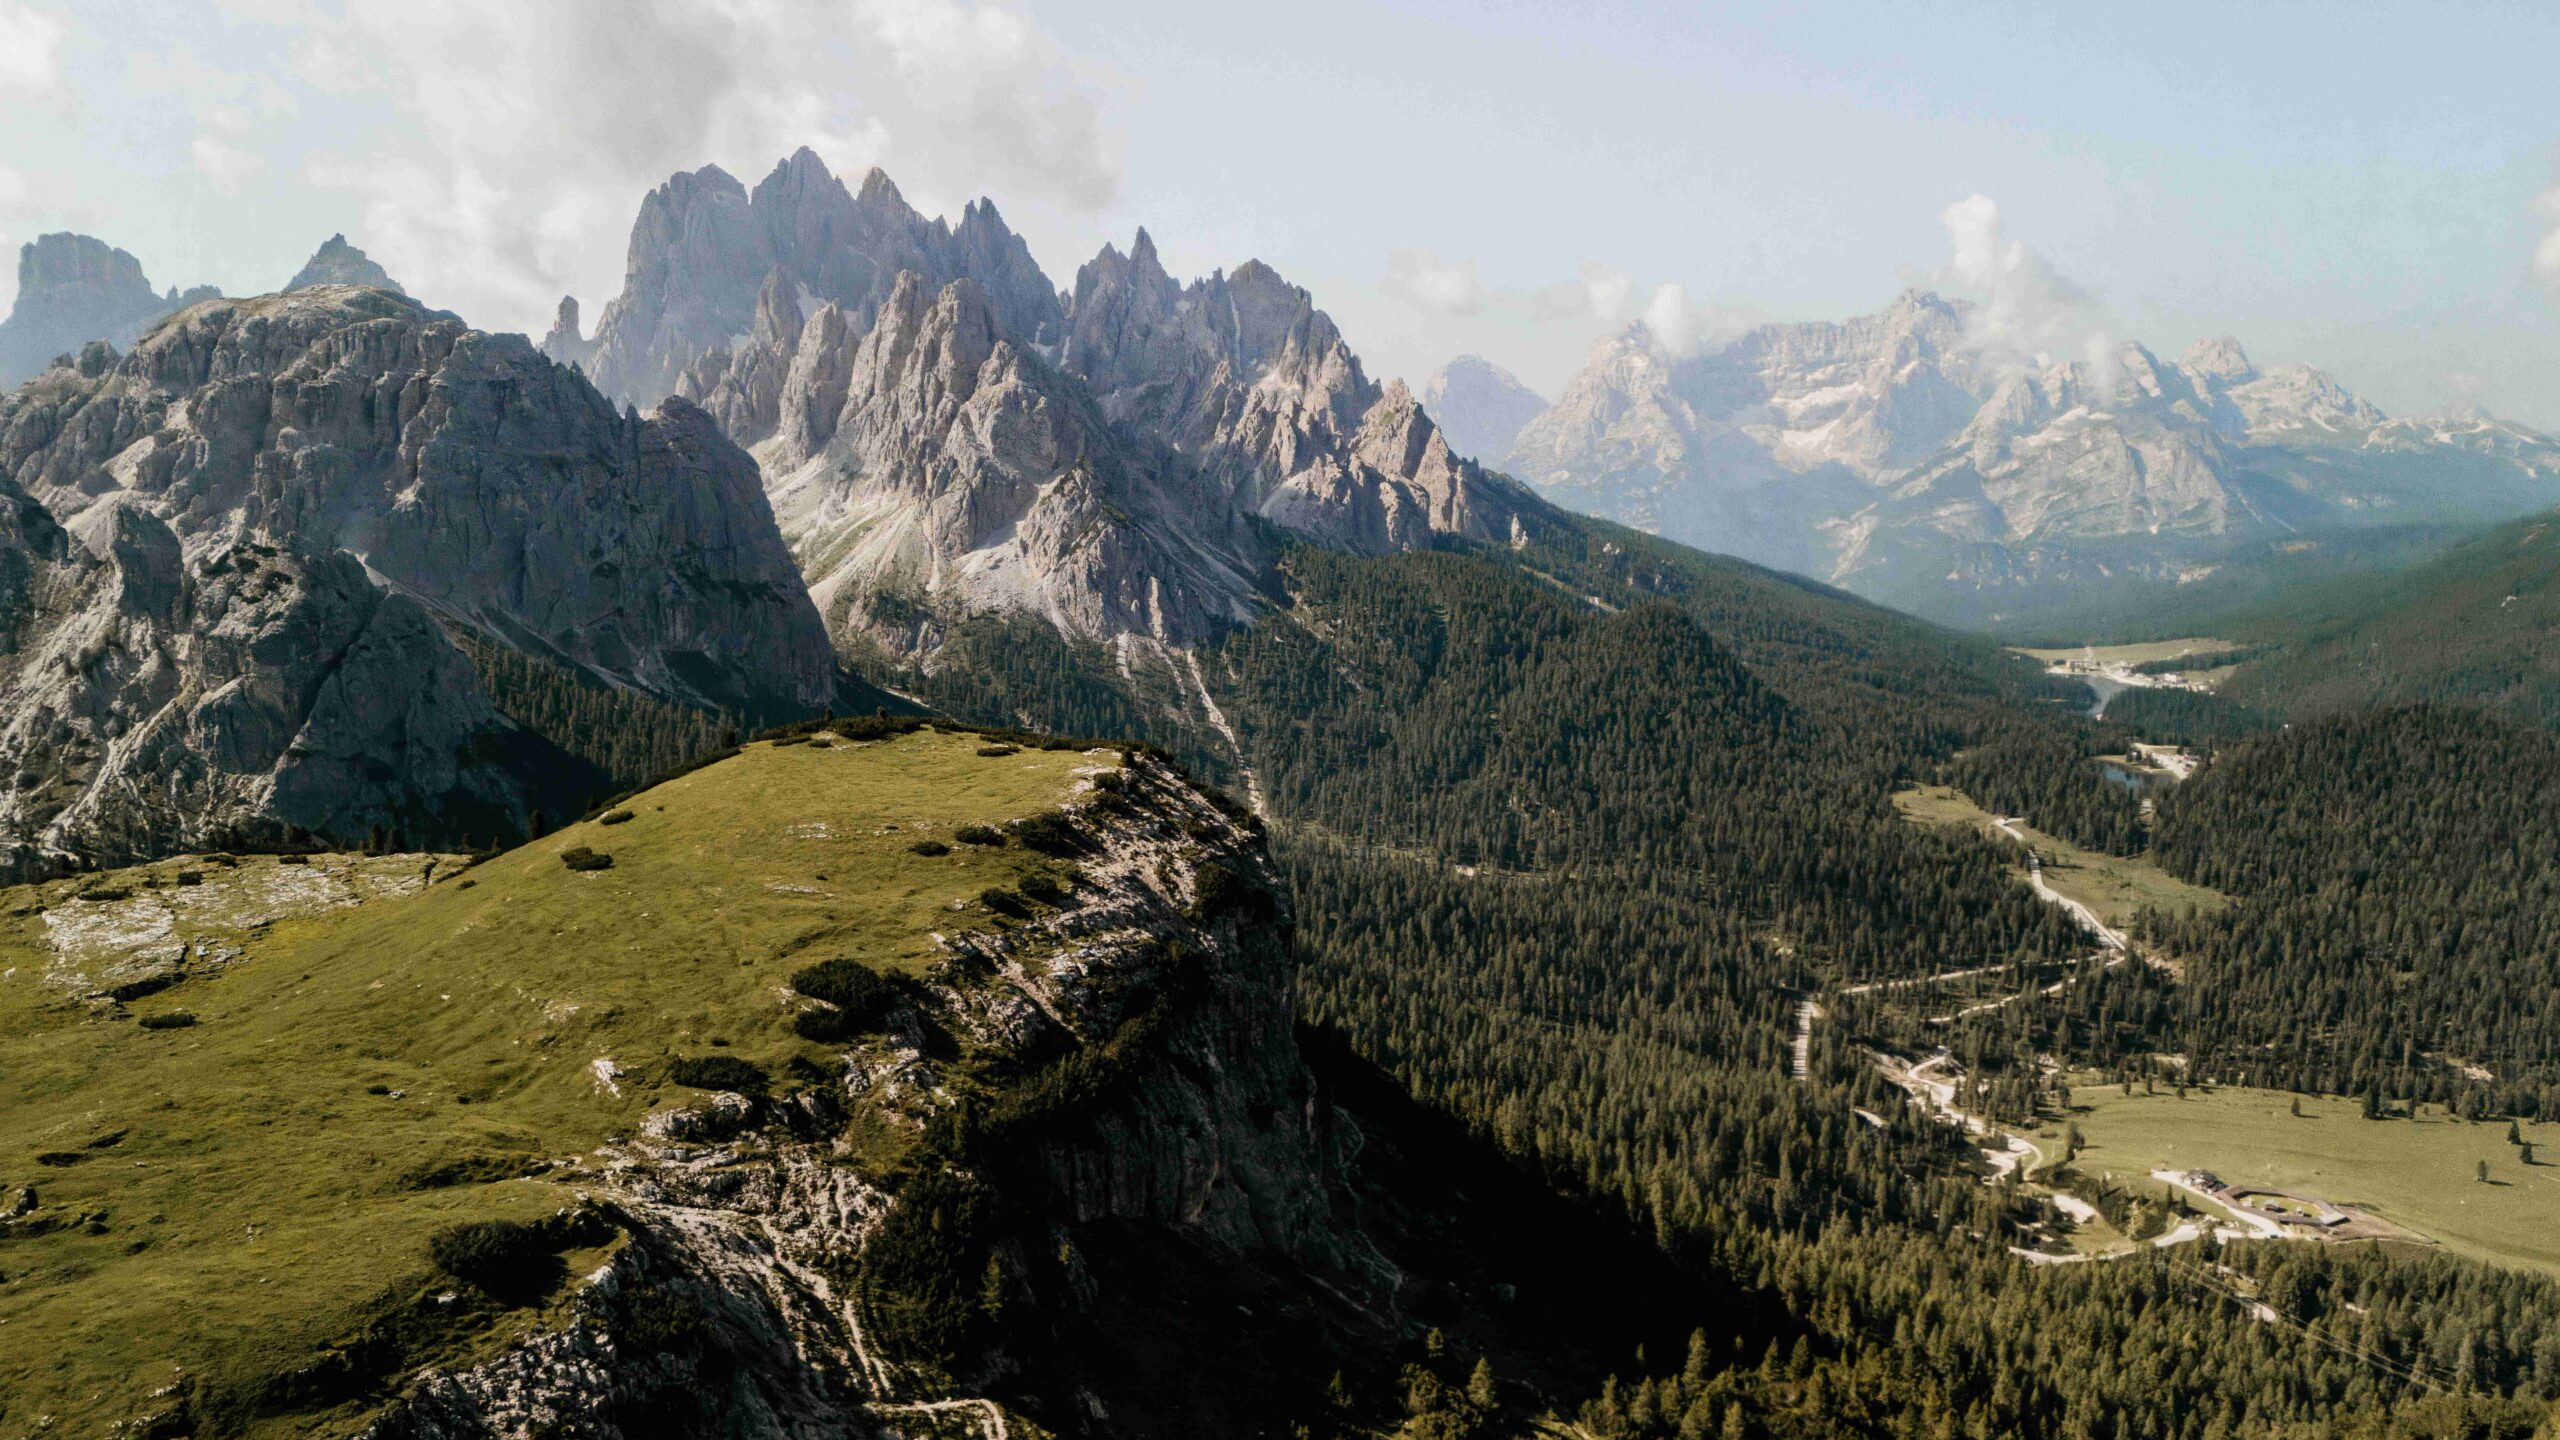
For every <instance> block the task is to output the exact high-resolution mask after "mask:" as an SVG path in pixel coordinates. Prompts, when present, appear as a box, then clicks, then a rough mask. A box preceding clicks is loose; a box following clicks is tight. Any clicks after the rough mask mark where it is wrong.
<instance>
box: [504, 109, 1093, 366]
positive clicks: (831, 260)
mask: <svg viewBox="0 0 2560 1440" xmlns="http://www.w3.org/2000/svg"><path fill="white" fill-rule="evenodd" d="M909 270H912V271H914V272H916V273H917V274H918V275H921V276H922V277H924V279H925V280H926V281H927V282H928V283H930V284H933V285H935V286H937V287H939V286H940V285H942V284H945V283H948V282H949V281H952V280H956V279H958V278H960V277H961V276H964V275H966V276H968V277H970V278H972V279H974V280H976V281H977V282H978V283H979V284H980V285H981V286H982V287H984V288H985V290H986V291H987V294H988V297H989V303H990V304H991V305H993V306H994V307H995V309H996V311H997V313H998V314H999V315H1001V316H1002V317H1003V318H1004V321H1005V324H1006V328H1007V330H1008V331H1009V332H1010V333H1014V334H1017V335H1020V336H1022V337H1023V338H1024V340H1025V341H1026V342H1029V343H1049V344H1054V343H1055V342H1056V340H1057V337H1058V330H1059V312H1058V296H1057V292H1056V291H1055V290H1054V289H1053V288H1052V287H1051V286H1050V285H1049V283H1048V281H1047V280H1046V279H1045V278H1044V277H1042V275H1041V274H1040V269H1039V266H1038V265H1036V264H1034V263H1033V262H1032V259H1031V252H1030V250H1029V248H1028V247H1026V246H1025V245H1024V244H1023V243H1022V240H1021V238H1020V237H1018V236H1016V235H1015V234H1014V233H1013V232H1012V231H1010V230H1008V229H1007V228H1005V223H1004V219H1003V217H1001V216H999V215H998V214H996V210H995V206H994V205H992V204H990V203H988V202H985V201H981V202H979V203H977V204H975V205H972V206H970V207H969V210H968V212H967V214H965V215H963V216H962V217H961V221H960V224H959V225H958V226H957V227H954V226H951V225H948V224H946V223H944V222H943V221H941V220H938V219H937V220H927V219H926V218H925V217H924V216H922V215H920V214H918V213H917V212H916V210H915V208H914V207H912V206H910V205H909V204H907V201H906V197H905V196H903V195H901V194H899V193H898V187H897V186H896V185H894V184H892V183H890V180H889V177H888V176H886V175H884V174H882V173H880V172H879V171H877V170H874V171H872V172H871V173H870V174H869V175H868V176H866V177H865V178H864V180H863V182H862V186H861V188H860V189H859V190H849V189H847V188H846V187H845V184H844V182H843V181H841V180H839V179H837V178H836V177H835V175H834V174H832V173H831V172H829V171H828V169H827V167H826V165H825V163H824V162H823V161H821V160H819V158H818V157H817V155H816V154H815V153H813V152H811V151H809V150H807V149H802V150H800V151H798V152H797V153H795V154H793V155H792V156H791V157H790V158H789V159H787V160H784V161H783V162H782V163H780V164H778V165H776V166H775V167H774V168H773V172H772V173H771V174H769V175H767V176H766V177H765V178H764V179H763V180H762V181H761V182H759V183H758V184H757V186H756V188H755V190H754V191H753V193H750V192H749V191H748V190H747V188H746V187H745V186H743V185H741V184H739V183H738V181H737V180H736V179H734V178H732V177H731V176H730V175H729V174H728V172H726V171H724V170H722V169H720V168H719V167H718V166H716V165H714V166H705V167H704V168H702V169H700V170H696V171H693V172H691V173H689V174H682V175H677V176H674V177H673V178H671V179H669V180H668V181H667V183H666V184H664V185H661V186H659V187H658V188H657V189H656V190H654V191H652V192H650V194H649V196H648V198H647V199H645V200H643V201H642V202H641V206H640V215H639V218H638V219H637V220H636V221H634V222H633V224H632V227H631V249H630V255H629V261H628V264H627V267H626V269H625V272H624V277H623V285H622V293H621V294H620V295H619V296H617V297H616V298H615V299H614V301H613V303H612V304H611V305H609V306H607V307H606V308H605V312H604V315H603V317H602V318H601V319H600V320H598V321H597V324H596V333H595V335H594V336H593V337H592V339H591V340H589V341H584V342H581V341H579V340H578V339H577V322H576V313H575V311H574V310H570V309H567V308H566V307H564V309H563V318H564V319H565V320H566V321H567V328H566V332H565V333H562V332H559V331H555V338H556V339H559V340H562V341H565V342H567V343H565V344H561V345H559V346H557V347H556V348H554V349H553V351H552V352H551V353H552V354H553V357H554V358H555V359H560V360H564V361H572V362H575V363H581V364H583V365H584V366H585V367H586V369H587V372H588V374H589V375H590V376H591V377H592V378H593V379H594V380H595V382H596V385H597V386H598V387H599V388H600V389H602V390H603V391H604V392H605V393H606V394H607V395H609V396H613V397H615V398H617V399H624V400H629V401H631V402H633V403H636V404H648V403H650V402H652V401H655V400H656V399H658V398H659V397H660V396H663V395H666V394H668V393H670V392H672V391H673V390H674V389H675V388H676V382H677V380H678V378H679V377H680V376H681V375H683V373H684V372H685V371H686V370H687V369H689V368H691V367H692V366H693V365H694V364H695V363H696V362H697V361H699V360H700V359H701V357H702V355H703V354H704V353H705V352H706V351H709V350H712V349H715V348H720V347H723V346H726V345H728V344H729V343H730V342H731V341H732V339H733V338H734V337H737V336H739V335H742V334H744V333H745V332H746V331H747V329H748V328H749V326H750V324H751V323H752V322H753V320H754V317H755V310H756V299H757V296H758V295H759V294H760V293H761V292H762V291H763V290H764V288H765V281H766V279H767V277H769V276H771V275H774V274H776V273H780V274H782V275H783V276H785V277H786V278H787V280H788V282H789V284H790V285H791V287H792V288H793V290H794V292H795V294H799V295H802V296H804V297H805V300H804V303H805V304H807V305H810V306H815V305H819V304H827V303H832V304H836V305H839V306H842V307H843V308H844V309H845V310H846V311H847V312H848V313H850V314H851V315H852V316H853V317H854V320H855V322H856V325H857V327H858V328H860V329H865V330H867V329H869V328H870V325H871V318H872V316H873V314H874V313H875V312H876V311H877V310H878V309H879V307H880V304H881V302H883V301H884V300H886V299H887V298H888V297H889V294H890V292H891V290H892V289H893V288H895V286H896V283H897V278H898V275H899V273H900V272H901V271H909ZM582 346H583V347H586V348H587V351H588V353H586V354H584V355H581V354H579V353H578V350H579V348H580V347H582Z"/></svg>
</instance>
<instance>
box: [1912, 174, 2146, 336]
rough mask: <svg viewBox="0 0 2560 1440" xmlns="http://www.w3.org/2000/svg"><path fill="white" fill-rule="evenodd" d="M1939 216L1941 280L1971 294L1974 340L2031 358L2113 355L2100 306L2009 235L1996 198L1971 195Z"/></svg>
mask: <svg viewBox="0 0 2560 1440" xmlns="http://www.w3.org/2000/svg"><path fill="white" fill-rule="evenodd" d="M1938 219H1939V221H1940V223H1942V224H1944V225H1945V226H1946V229H1947V265H1946V269H1945V270H1944V271H1942V272H1941V273H1940V281H1939V283H1941V284H1942V285H1944V286H1945V287H1946V288H1948V289H1950V290H1953V291H1955V292H1956V293H1958V294H1960V295H1963V296H1965V297H1966V298H1968V299H1971V300H1973V301H1974V302H1976V303H1975V308H1974V311H1973V314H1972V316H1971V318H1970V319H1969V321H1968V322H1967V324H1968V329H1969V331H1970V338H1971V339H1972V340H1973V342H1974V344H1976V345H1977V346H1979V347H1981V348H1982V349H1983V350H1985V351H1987V352H1991V353H1994V354H1999V355H2005V356H2008V357H2011V358H2014V359H2016V360H2019V361H2023V362H2026V363H2031V364H2036V365H2046V364H2051V363H2053V362H2055V361H2057V360H2083V361H2086V362H2088V363H2090V364H2093V365H2097V366H2101V367H2104V366H2107V365H2110V364H2112V363H2113V359H2114V354H2115V339H2114V336H2113V335H2112V334H2111V333H2110V330H2109V327H2108V324H2107V317H2106V313H2105V310H2104V308H2103V307H2102V306H2100V305H2099V304H2098V303H2097V302H2096V301H2095V300H2094V299H2092V298H2091V297H2090V295H2089V293H2088V292H2087V291H2085V290H2082V289H2081V288H2080V287H2079V286H2077V285H2074V284H2072V283H2071V282H2070V281H2069V280H2067V279H2064V278H2063V276H2062V275H2061V274H2060V273H2059V272H2057V271H2056V270H2055V269H2054V268H2053V267H2052V266H2051V265H2050V264H2048V263H2046V261H2045V259H2044V257H2043V256H2041V255H2038V254H2036V253H2035V252H2034V251H2032V250H2029V249H2028V248H2027V247H2026V244H2025V242H2023V241H2019V240H2014V239H2011V238H2010V237H2009V233H2008V226H2007V223H2006V222H2005V221H2004V220H2002V218H2001V215H2000V206H1999V204H1998V202H1996V201H1994V200H1993V199H1992V198H1991V197H1990V196H1988V195H1969V196H1967V197H1965V198H1964V199H1962V200H1959V201H1957V202H1955V203H1954V204H1952V205H1950V206H1948V207H1947V208H1946V209H1945V210H1943V211H1940V212H1939V215H1938Z"/></svg>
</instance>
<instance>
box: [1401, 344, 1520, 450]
mask: <svg viewBox="0 0 2560 1440" xmlns="http://www.w3.org/2000/svg"><path fill="white" fill-rule="evenodd" d="M1422 404H1423V406H1424V408H1426V409H1428V410H1429V411H1430V412H1431V414H1432V416H1433V418H1435V419H1437V420H1438V421H1439V422H1440V428H1441V429H1443V430H1445V431H1447V432H1448V434H1449V444H1450V445H1451V446H1452V447H1454V448H1455V449H1456V450H1457V451H1458V453H1460V454H1462V455H1478V456H1482V455H1508V454H1510V453H1511V442H1512V440H1513V439H1514V438H1515V437H1516V436H1518V435H1519V433H1520V427H1521V426H1523V425H1526V424H1528V423H1529V422H1530V421H1532V420H1535V419H1536V418H1538V415H1539V413H1540V412H1541V411H1543V410H1545V409H1546V408H1547V399H1546V397H1545V396H1543V395H1540V394H1539V393H1538V392H1537V391H1535V390H1532V389H1530V388H1529V387H1528V386H1526V385H1523V384H1521V383H1520V377H1519V376H1517V375H1514V374H1512V373H1511V372H1510V371H1508V370H1505V369H1503V368H1502V367H1501V366H1499V365H1496V364H1494V363H1493V362H1492V361H1490V360H1487V359H1485V358H1484V357H1483V356H1481V355H1461V356H1459V357H1458V358H1457V359H1455V360H1452V361H1450V362H1449V363H1448V364H1446V365H1443V366H1441V367H1440V368H1439V369H1438V370H1437V371H1435V372H1433V374H1432V376H1431V379H1430V380H1429V381H1427V382H1426V383H1425V384H1424V385H1423V387H1422Z"/></svg>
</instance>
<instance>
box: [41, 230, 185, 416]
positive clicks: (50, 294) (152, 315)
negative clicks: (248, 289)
mask: <svg viewBox="0 0 2560 1440" xmlns="http://www.w3.org/2000/svg"><path fill="white" fill-rule="evenodd" d="M216 293H218V292H216V291H215V290H214V288H213V287H212V286H209V285H206V286H198V287H196V288H194V289H191V290H188V291H187V292H186V293H185V294H183V295H182V294H180V293H179V292H178V291H177V289H176V288H175V287H172V288H171V289H170V290H169V291H168V292H167V293H165V294H163V293H161V292H158V291H155V290H153V289H152V288H151V282H150V281H149V280H148V279H146V278H144V276H143V273H142V262H141V261H139V260H136V259H134V258H133V257H132V256H131V255H129V254H127V253H125V252H124V251H122V250H118V249H116V248H115V247H113V246H111V245H109V244H107V243H106V242H105V241H103V240H97V239H93V238H91V237H89V236H87V235H74V234H70V233H68V232H64V233H58V234H52V235H39V236H37V237H36V238H35V239H33V240H31V241H28V242H27V243H26V244H25V245H22V246H20V247H19V248H18V298H17V301H16V303H15V304H14V305H13V306H12V307H11V309H10V312H9V318H8V319H7V320H5V321H0V385H15V384H17V383H18V382H19V381H21V380H24V379H26V378H27V377H29V376H31V375H34V374H37V373H38V372H40V371H42V370H43V369H45V367H46V366H48V365H50V364H52V363H53V361H54V360H55V359H56V358H57V357H60V356H64V355H69V354H72V353H73V352H76V351H77V350H79V348H80V347H81V346H83V345H85V344H87V343H89V342H90V341H92V340H104V341H106V342H107V343H108V344H110V345H114V346H117V347H118V348H122V347H124V346H128V345H131V344H132V343H133V342H134V339H135V337H137V336H139V335H140V334H141V333H142V331H143V330H144V329H145V328H146V327H147V326H149V325H150V324H151V322H153V321H155V320H158V319H159V318H160V317H162V316H164V315H167V314H169V313H170V312H172V311H174V310H178V309H180V308H182V307H184V306H188V305H192V304H194V303H196V302H197V301H199V300H208V299H211V298H213V296H214V295H215V294H216Z"/></svg>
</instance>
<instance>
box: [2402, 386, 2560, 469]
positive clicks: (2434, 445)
mask: <svg viewBox="0 0 2560 1440" xmlns="http://www.w3.org/2000/svg"><path fill="white" fill-rule="evenodd" d="M2364 447H2365V448H2366V449H2368V450H2376V451H2396V452H2401V453H2417V452H2424V451H2428V450H2446V449H2450V450H2460V451H2464V452H2467V453H2469V454H2473V455H2480V456H2485V457H2487V458H2489V459H2492V460H2497V461H2502V462H2505V463H2507V464H2510V465H2513V466H2515V467H2516V468H2517V469H2518V470H2521V471H2523V472H2524V473H2526V474H2527V475H2531V476H2534V477H2536V478H2545V477H2548V478H2554V479H2560V439H2555V438H2553V437H2552V436H2549V435H2546V434H2544V433H2543V432H2541V431H2539V430H2536V429H2533V428H2532V427H2531V426H2527V425H2519V424H2517V423H2516V422H2515V421H2512V420H2502V419H2500V418H2498V417H2497V416H2494V415H2491V414H2489V413H2487V412H2486V411H2483V410H2481V409H2480V408H2479V407H2478V406H2476V405H2469V404H2463V405H2456V406H2453V407H2452V408H2450V409H2448V410H2446V411H2445V412H2444V413H2443V414H2440V415H2428V416H2416V417H2412V418H2408V419H2401V420H2386V421H2383V422H2382V423H2381V424H2379V425H2376V426H2374V427H2373V429H2372V430H2371V431H2370V432H2369V433H2367V434H2366V436H2365V437H2364Z"/></svg>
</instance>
